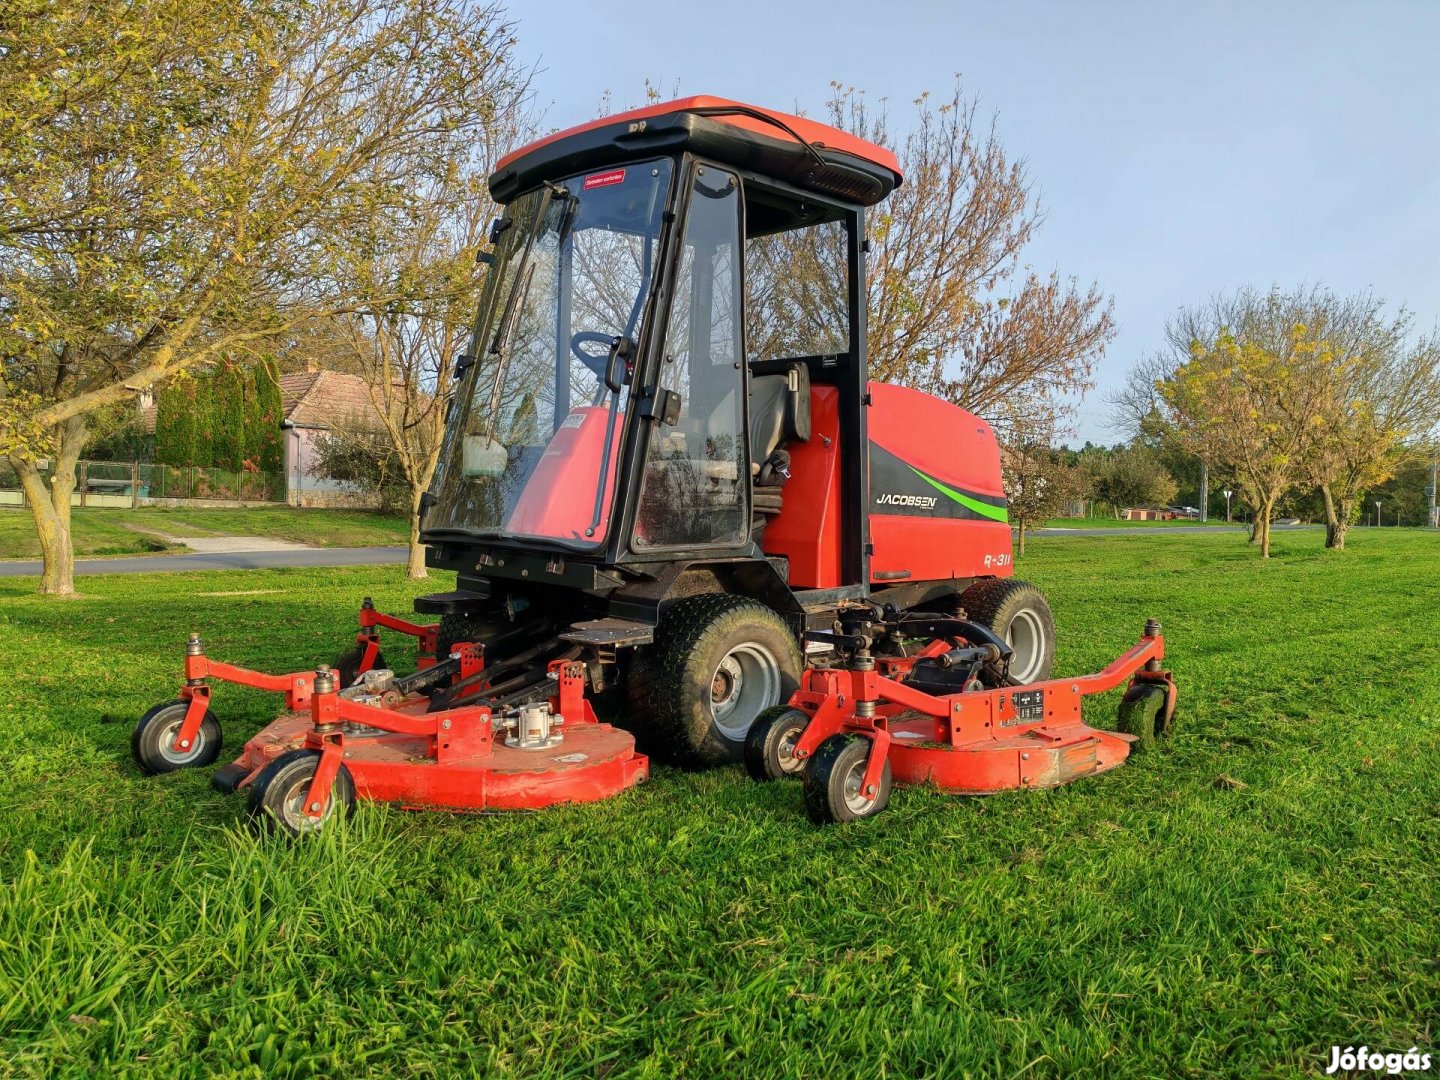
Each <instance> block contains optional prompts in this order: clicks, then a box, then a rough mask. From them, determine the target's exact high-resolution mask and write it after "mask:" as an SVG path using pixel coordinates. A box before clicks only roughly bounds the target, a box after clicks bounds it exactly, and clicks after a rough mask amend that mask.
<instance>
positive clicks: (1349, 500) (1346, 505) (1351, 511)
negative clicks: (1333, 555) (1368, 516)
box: [1327, 495, 1355, 551]
mask: <svg viewBox="0 0 1440 1080" xmlns="http://www.w3.org/2000/svg"><path fill="white" fill-rule="evenodd" d="M1354 518H1355V497H1354V496H1353V495H1351V496H1349V497H1346V496H1344V495H1342V496H1340V498H1339V499H1337V500H1336V510H1335V544H1334V545H1333V546H1334V548H1335V550H1336V551H1344V550H1345V534H1346V533H1347V532H1349V531H1350V522H1351V521H1353V520H1354ZM1327 533H1328V530H1327Z"/></svg>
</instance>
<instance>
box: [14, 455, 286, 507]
mask: <svg viewBox="0 0 1440 1080" xmlns="http://www.w3.org/2000/svg"><path fill="white" fill-rule="evenodd" d="M52 471H53V470H52V468H50V467H47V468H43V469H41V470H40V475H41V478H42V479H43V480H44V482H45V486H46V488H47V489H48V488H49V486H50V475H51V472H52ZM75 472H76V485H75V493H74V494H73V495H71V496H70V505H71V506H112V507H123V506H145V505H147V504H149V503H151V502H154V501H157V500H162V499H213V500H227V501H235V502H284V501H285V477H284V476H282V475H280V474H279V473H262V472H245V471H242V472H230V471H229V470H227V469H202V468H199V467H198V466H192V465H186V466H173V465H147V464H144V463H142V462H138V461H82V462H80V463H79V465H78V466H77V467H76V470H75ZM24 504H25V498H24V493H23V492H22V491H21V490H20V478H19V477H17V476H16V475H15V473H14V471H13V470H11V469H10V468H9V466H7V465H0V506H23V505H24Z"/></svg>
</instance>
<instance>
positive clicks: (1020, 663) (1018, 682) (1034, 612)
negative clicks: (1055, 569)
mask: <svg viewBox="0 0 1440 1080" xmlns="http://www.w3.org/2000/svg"><path fill="white" fill-rule="evenodd" d="M960 606H961V607H962V608H964V609H965V615H966V617H967V618H969V619H970V620H971V621H973V622H977V623H979V624H980V625H981V626H984V627H986V628H987V629H989V630H992V631H994V633H995V634H996V635H997V636H998V637H1000V638H1001V639H1003V640H1004V641H1005V642H1006V643H1007V644H1008V645H1009V646H1010V647H1011V648H1012V649H1014V650H1015V654H1014V655H1013V656H1012V657H1011V658H1010V668H1009V673H1008V678H1007V679H1005V680H1004V681H1003V682H1002V681H1001V680H1000V679H998V678H993V677H989V678H987V682H991V683H992V684H994V685H1004V686H1024V685H1025V684H1026V683H1034V682H1043V681H1044V680H1046V679H1048V678H1049V677H1050V670H1051V668H1053V667H1054V666H1055V616H1054V615H1052V614H1051V613H1050V604H1049V602H1048V601H1047V600H1046V599H1045V594H1044V593H1042V592H1041V591H1040V590H1039V589H1037V588H1036V587H1035V586H1034V585H1031V584H1030V583H1029V582H1028V581H1019V580H1016V579H1015V578H986V579H985V580H984V581H977V582H976V583H975V584H974V585H971V586H970V587H969V588H968V589H966V590H965V591H964V592H963V593H961V594H960Z"/></svg>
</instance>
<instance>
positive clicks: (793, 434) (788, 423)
mask: <svg viewBox="0 0 1440 1080" xmlns="http://www.w3.org/2000/svg"><path fill="white" fill-rule="evenodd" d="M809 441H810V369H809V368H808V367H806V366H805V365H804V364H802V363H795V364H791V365H790V366H789V367H788V368H787V369H786V370H785V371H783V372H779V373H777V374H774V375H751V377H750V460H751V461H752V462H753V463H755V464H756V465H763V464H764V463H765V461H766V459H767V458H769V456H770V455H771V454H773V453H774V452H775V451H776V450H778V449H780V448H781V447H782V446H784V445H785V444H786V443H791V442H809Z"/></svg>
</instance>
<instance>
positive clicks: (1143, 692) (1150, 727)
mask: <svg viewBox="0 0 1440 1080" xmlns="http://www.w3.org/2000/svg"><path fill="white" fill-rule="evenodd" d="M1168 698H1169V694H1168V693H1166V690H1165V688H1164V687H1163V686H1161V685H1159V684H1158V683H1143V682H1142V683H1135V684H1134V685H1133V686H1131V687H1130V689H1128V690H1126V691H1125V696H1124V697H1123V698H1121V699H1120V715H1119V718H1118V722H1117V723H1116V725H1115V726H1116V728H1117V729H1119V730H1120V731H1121V732H1123V733H1124V734H1126V735H1134V736H1135V741H1134V742H1133V743H1131V744H1130V746H1131V749H1132V750H1135V751H1137V752H1140V751H1145V750H1153V749H1154V748H1155V746H1156V744H1157V743H1159V742H1160V741H1161V740H1163V739H1166V738H1168V737H1169V735H1170V729H1171V728H1172V727H1173V726H1174V716H1173V715H1171V714H1170V709H1169V701H1168Z"/></svg>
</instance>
